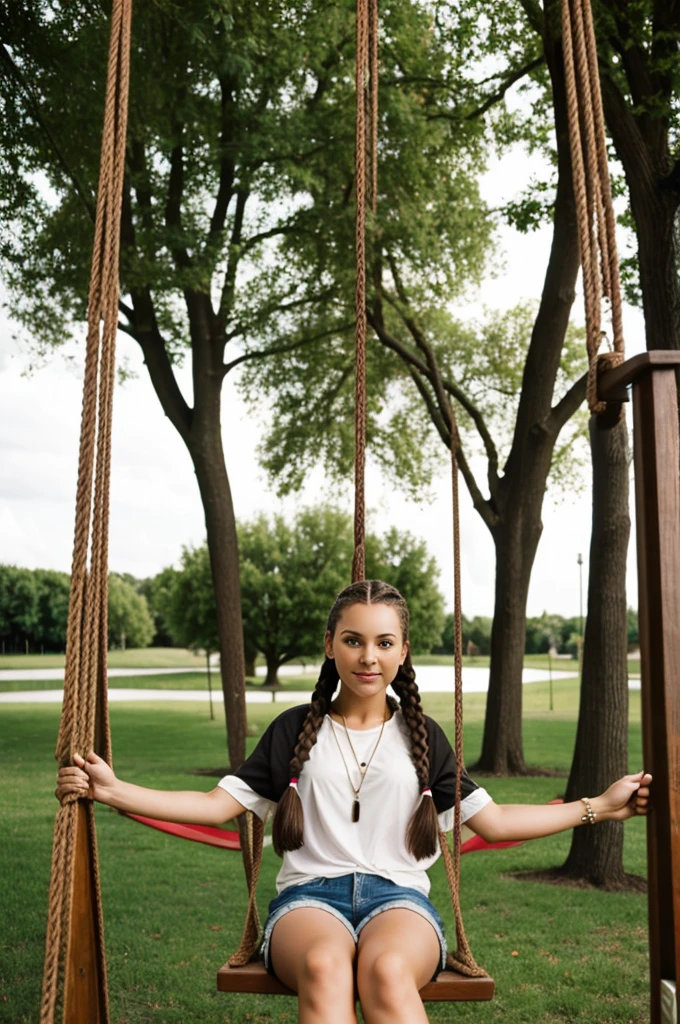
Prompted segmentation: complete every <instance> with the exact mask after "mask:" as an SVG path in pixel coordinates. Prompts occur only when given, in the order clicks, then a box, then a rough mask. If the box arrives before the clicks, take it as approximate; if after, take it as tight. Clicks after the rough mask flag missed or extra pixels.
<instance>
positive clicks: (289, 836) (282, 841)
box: [272, 580, 439, 860]
mask: <svg viewBox="0 0 680 1024" xmlns="http://www.w3.org/2000/svg"><path fill="white" fill-rule="evenodd" d="M354 604H388V605H390V606H391V607H393V608H394V609H395V611H396V612H397V614H398V615H399V621H400V624H401V630H402V635H403V639H404V642H406V641H407V640H408V634H409V613H408V605H407V604H406V601H405V600H404V598H403V597H402V596H401V594H400V593H399V591H398V590H397V589H396V588H395V587H392V586H390V584H389V583H383V581H382V580H359V581H358V582H356V583H352V584H351V585H350V586H349V587H346V588H345V589H344V590H343V591H341V593H340V594H338V596H337V598H336V600H335V602H334V604H333V607H332V608H331V610H330V613H329V616H328V623H327V626H326V629H327V631H328V632H329V633H330V635H331V636H333V635H334V634H335V629H336V627H337V624H338V621H339V620H340V617H341V615H342V613H343V612H344V610H345V609H346V608H349V607H350V605H354ZM338 682H339V676H338V671H337V668H336V666H335V660H334V659H333V658H326V660H325V661H324V663H323V665H322V666H321V672H320V673H319V678H318V680H317V683H316V686H315V688H314V693H313V694H312V701H311V704H310V708H309V711H308V712H307V715H306V717H305V720H304V722H303V724H302V729H301V730H300V733H299V735H298V741H297V744H296V746H295V750H294V752H293V756H292V758H291V760H290V779H291V785H289V786H287V787H286V792H285V793H284V794H283V796H282V797H281V799H280V800H279V803H278V806H277V808H276V814H275V816H274V825H273V830H272V841H273V844H274V849H275V850H276V852H277V853H278V854H279V856H282V855H283V853H284V851H286V850H298V849H299V848H300V847H301V846H302V844H303V841H304V840H303V836H304V817H303V812H302V803H301V801H300V797H299V795H298V792H297V785H296V783H297V779H298V777H299V775H300V773H301V771H302V770H303V768H304V765H305V762H306V761H308V760H309V755H310V752H311V749H312V747H313V746H314V744H315V743H316V739H317V734H318V731H319V729H320V728H321V725H322V723H323V720H324V718H325V716H326V715H327V714H328V712H329V711H330V706H331V701H332V699H333V694H334V693H335V690H336V688H337V685H338ZM391 685H392V689H393V690H394V692H395V693H396V694H397V697H398V698H399V704H400V705H401V711H402V715H403V716H404V721H405V723H406V725H407V727H408V730H409V734H410V738H411V760H412V761H413V766H414V768H415V771H416V776H417V778H418V783H419V786H420V790H421V793H422V791H423V790H425V789H426V788H427V787H428V786H429V775H430V756H429V744H428V738H427V726H426V723H425V715H424V714H423V709H422V705H421V701H420V692H419V690H418V687H417V685H416V676H415V671H414V669H413V665H412V663H411V655H410V653H409V654H407V655H406V658H405V659H404V663H403V665H400V666H399V671H398V673H397V676H396V679H394V681H393V682H392V684H391ZM388 703H389V705H390V709H391V710H392V711H393V712H394V711H395V710H396V707H397V705H396V702H395V701H394V700H393V699H392V698H389V697H388ZM438 835H439V823H438V819H437V811H436V808H435V806H434V800H432V799H431V798H430V797H429V796H426V797H425V796H421V799H420V800H419V801H418V806H417V807H416V809H415V811H414V812H413V815H412V817H411V820H410V822H409V824H408V828H407V831H406V846H407V849H408V850H409V852H410V853H411V854H412V855H413V856H414V857H415V858H416V859H417V860H423V859H424V858H427V857H433V856H434V854H435V853H436V851H437V844H438Z"/></svg>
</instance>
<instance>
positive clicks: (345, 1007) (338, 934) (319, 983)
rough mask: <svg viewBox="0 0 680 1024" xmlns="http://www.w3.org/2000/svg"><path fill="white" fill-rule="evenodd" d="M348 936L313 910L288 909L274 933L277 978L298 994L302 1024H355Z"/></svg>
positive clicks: (329, 917)
mask: <svg viewBox="0 0 680 1024" xmlns="http://www.w3.org/2000/svg"><path fill="white" fill-rule="evenodd" d="M355 953H356V946H355V944H354V939H353V938H352V934H351V932H350V931H349V930H348V929H347V928H346V927H345V925H344V924H342V922H341V921H338V919H337V918H336V917H334V916H333V915H332V914H328V913H326V911H325V910H317V909H316V908H312V907H310V908H300V909H299V910H291V911H289V912H288V913H287V914H284V916H283V917H282V918H281V920H280V921H277V922H276V924H275V925H274V930H273V932H272V938H271V946H270V957H271V962H272V966H273V968H274V971H275V972H276V976H277V978H279V980H280V981H282V982H283V983H284V985H288V987H289V988H292V989H293V991H294V992H297V994H298V1014H299V1016H298V1020H299V1022H300V1024H356V1020H357V1017H356V1009H355V1002H354V956H355Z"/></svg>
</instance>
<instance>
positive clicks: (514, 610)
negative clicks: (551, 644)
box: [472, 503, 541, 775]
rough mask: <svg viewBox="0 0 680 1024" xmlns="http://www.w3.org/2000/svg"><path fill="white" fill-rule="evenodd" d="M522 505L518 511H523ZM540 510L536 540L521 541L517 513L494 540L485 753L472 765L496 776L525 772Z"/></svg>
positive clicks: (536, 510)
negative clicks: (530, 608) (525, 683)
mask: <svg viewBox="0 0 680 1024" xmlns="http://www.w3.org/2000/svg"><path fill="white" fill-rule="evenodd" d="M522 511H523V510H522V509H521V508H520V509H518V510H517V512H518V513H519V514H520V515H521V513H522ZM524 511H528V512H532V511H534V512H535V513H537V515H535V516H534V518H537V530H536V533H537V536H536V541H535V542H534V543H533V544H532V545H531V547H530V548H529V547H528V546H527V545H526V544H523V543H522V539H521V537H520V535H519V531H518V530H517V529H516V527H517V519H518V518H519V515H513V516H512V517H508V518H511V520H514V522H513V521H511V522H507V520H506V521H505V522H504V523H503V527H502V529H500V530H499V531H498V532H497V534H496V535H495V539H496V593H495V606H494V618H493V627H492V630H491V665H490V670H489V691H488V694H487V700H486V717H485V721H484V735H483V738H482V752H481V754H480V756H479V760H478V761H477V762H476V764H475V765H474V766H472V767H473V770H476V771H484V772H492V773H493V774H494V775H524V774H526V773H527V771H528V768H527V765H526V763H525V761H524V746H523V743H522V667H523V664H524V647H525V643H526V603H527V594H528V590H529V579H530V577H531V568H532V565H533V562H534V557H535V555H536V545H537V542H538V537H539V536H540V531H541V523H540V515H541V505H540V503H539V505H538V509H533V510H532V509H529V510H524Z"/></svg>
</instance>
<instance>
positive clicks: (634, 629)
mask: <svg viewBox="0 0 680 1024" xmlns="http://www.w3.org/2000/svg"><path fill="white" fill-rule="evenodd" d="M627 622H628V644H629V645H631V644H639V643H640V632H639V629H640V627H639V623H638V613H637V611H636V609H635V608H629V609H628V612H627Z"/></svg>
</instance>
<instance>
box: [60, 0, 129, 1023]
mask: <svg viewBox="0 0 680 1024" xmlns="http://www.w3.org/2000/svg"><path fill="white" fill-rule="evenodd" d="M131 16H132V4H131V0H114V2H113V5H112V14H111V37H110V45H109V57H108V68H107V87H106V101H105V114H104V130H103V136H102V148H101V163H100V174H99V186H98V191H97V206H96V216H95V232H94V243H93V254H92V268H91V274H90V288H89V298H88V330H87V340H86V356H85V377H84V382H83V404H82V414H81V436H80V449H79V456H78V481H77V488H76V515H75V528H74V542H73V558H72V568H71V590H70V596H69V617H68V625H67V635H66V668H65V679H64V699H63V705H62V715H61V720H60V725H59V734H58V737H57V747H56V759H57V761H58V763H59V765H60V766H63V765H68V764H72V763H73V754H74V753H75V752H77V751H78V752H82V753H85V752H87V751H88V750H90V749H96V750H97V751H98V753H100V754H101V756H102V757H104V758H105V759H106V760H107V761H108V762H109V763H111V760H112V759H111V740H110V726H109V718H108V707H107V702H106V650H107V605H108V578H107V577H108V571H107V561H108V520H109V490H110V461H111V407H112V396H113V385H114V380H115V338H116V328H117V310H118V296H119V286H118V256H119V236H120V212H121V203H122V185H123V174H124V167H125V138H126V127H127V97H128V91H129V76H130V57H129V53H130V32H131ZM88 558H89V569H88ZM86 807H87V812H86V827H87V834H88V845H89V858H90V864H91V872H92V877H91V881H92V891H93V900H94V908H93V909H94V914H95V919H96V925H97V932H98V936H97V938H98V941H97V951H96V952H97V965H98V976H99V980H100V983H101V992H100V997H101V1005H102V1014H103V1021H104V1022H106V1021H108V1020H109V1010H108V995H107V989H106V961H105V953H104V939H103V935H104V926H103V914H102V901H101V889H100V883H99V861H98V854H97V845H96V832H95V822H94V807H93V806H92V805H91V804H90V803H89V802H88V804H87V805H86ZM77 815H78V806H77V801H76V800H75V798H74V797H73V796H64V797H63V798H62V803H61V806H60V808H59V810H58V811H57V815H56V818H55V825H54V841H53V849H52V867H51V875H50V890H49V900H48V914H47V935H46V944H45V965H44V972H43V991H42V1000H41V1007H40V1021H41V1024H52V1022H53V1021H54V1019H55V1014H56V1013H57V1012H58V1011H61V1010H62V1009H63V1001H64V982H65V976H66V965H67V960H68V958H69V957H70V955H71V952H70V949H69V942H70V933H71V917H72V904H73V882H74V876H75V870H76V862H75V855H74V845H75V837H76V827H77Z"/></svg>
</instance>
